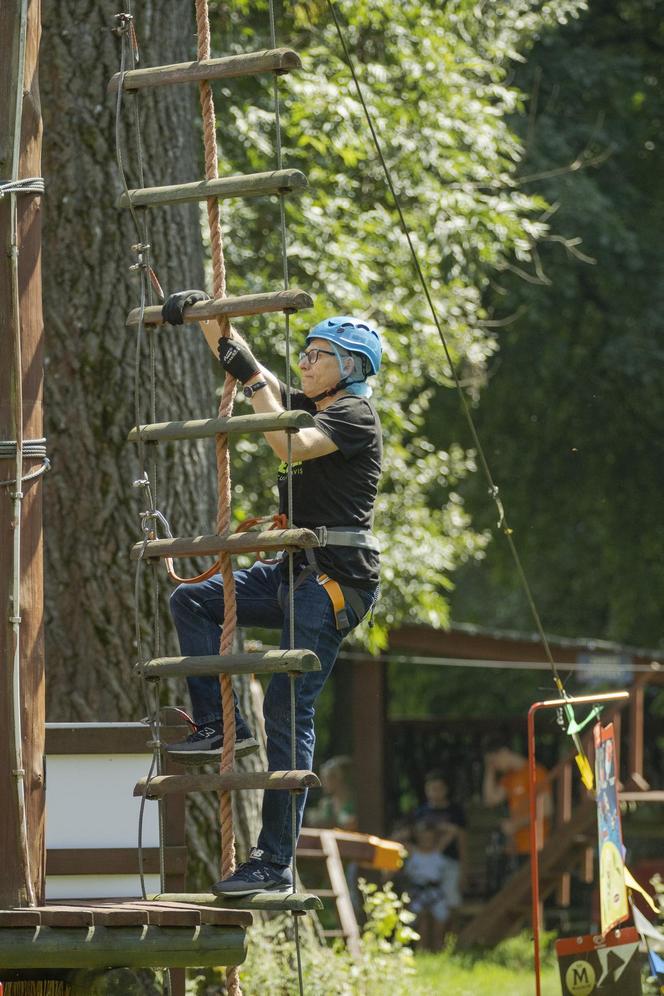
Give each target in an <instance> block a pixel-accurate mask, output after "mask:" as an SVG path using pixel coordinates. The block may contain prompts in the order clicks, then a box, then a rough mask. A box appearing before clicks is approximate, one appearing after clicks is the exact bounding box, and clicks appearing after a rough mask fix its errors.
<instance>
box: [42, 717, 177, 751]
mask: <svg viewBox="0 0 664 996" xmlns="http://www.w3.org/2000/svg"><path fill="white" fill-rule="evenodd" d="M185 728H186V723H185V722H184V720H183V721H182V724H181V725H177V724H168V723H163V724H162V725H161V728H160V733H161V738H162V740H163V742H164V743H170V742H171V741H172V740H177V739H178V737H181V736H182V730H183V729H185ZM151 739H152V733H151V731H150V727H149V726H144V725H143V724H142V723H108V724H104V723H100V724H98V725H96V724H90V723H81V724H79V725H76V724H69V723H48V724H47V726H46V754H47V755H48V756H51V755H53V754H151V753H152V748H151V747H150V746H149V745H148V741H149V740H151Z"/></svg>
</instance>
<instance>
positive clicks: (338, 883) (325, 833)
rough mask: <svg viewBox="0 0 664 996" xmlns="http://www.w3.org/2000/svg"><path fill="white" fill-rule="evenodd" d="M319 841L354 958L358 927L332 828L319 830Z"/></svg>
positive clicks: (349, 948)
mask: <svg viewBox="0 0 664 996" xmlns="http://www.w3.org/2000/svg"><path fill="white" fill-rule="evenodd" d="M320 842H321V845H322V848H323V853H324V854H325V863H326V866H327V874H328V877H329V879H330V884H331V886H332V888H333V890H334V892H335V894H336V903H337V912H338V914H339V923H340V924H341V930H342V933H343V936H344V937H345V939H346V944H347V946H348V950H349V951H350V953H351V955H352V956H353V957H354V958H357V957H359V955H360V951H361V945H360V928H359V927H358V925H357V917H356V916H355V910H354V909H353V903H352V900H351V898H350V892H349V890H348V882H347V881H346V875H345V873H344V866H343V864H342V863H341V855H340V854H339V847H338V844H337V841H336V838H335V835H334V832H333V831H332V830H321V831H320Z"/></svg>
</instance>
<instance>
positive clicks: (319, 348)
mask: <svg viewBox="0 0 664 996" xmlns="http://www.w3.org/2000/svg"><path fill="white" fill-rule="evenodd" d="M304 354H305V357H306V354H313V356H312V359H313V358H314V357H315V358H316V361H315V363H312V362H311V361H310V360H308V359H306V358H305V359H303V360H300V364H299V366H300V376H301V379H302V390H303V391H304V393H305V394H306V396H307V397H308V398H315V397H317V395H319V394H322V393H323V392H324V391H329V390H330V389H331V388H333V387H335V386H336V385H337V384H338V383H339V381H340V380H341V376H342V375H341V373H340V371H339V361H338V360H337V356H336V353H335V352H334V350H333V349H332V344H331V343H330V342H328V341H327V339H310V340H309V342H308V343H307V344H306V346H305V347H304ZM316 354H317V355H316Z"/></svg>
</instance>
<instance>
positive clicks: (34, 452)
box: [0, 438, 51, 490]
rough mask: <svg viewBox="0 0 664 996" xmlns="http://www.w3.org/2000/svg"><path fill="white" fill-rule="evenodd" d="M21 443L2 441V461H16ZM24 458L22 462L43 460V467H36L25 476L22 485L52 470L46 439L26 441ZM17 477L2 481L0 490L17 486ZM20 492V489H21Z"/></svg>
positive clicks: (0, 441) (0, 449) (0, 442)
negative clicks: (47, 453) (13, 485)
mask: <svg viewBox="0 0 664 996" xmlns="http://www.w3.org/2000/svg"><path fill="white" fill-rule="evenodd" d="M18 445H19V443H18V440H16V439H0V460H16V456H17V447H18ZM21 449H22V457H21V460H22V461H23V460H41V461H42V464H41V467H35V469H34V470H31V471H29V473H27V474H23V475H22V477H21V484H25V483H26V482H27V481H34V480H36V479H37V478H38V477H42V476H43V475H44V474H45V473H46V472H47V471H49V470H50V469H51V461H50V460H49V458H48V457H47V456H46V439H45V438H42V439H24V440H22V443H21ZM16 481H17V478H16V477H8V478H6V479H5V480H4V481H0V488H4V487H8V486H9V485H11V484H16ZM19 490H20V489H19Z"/></svg>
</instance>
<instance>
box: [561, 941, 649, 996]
mask: <svg viewBox="0 0 664 996" xmlns="http://www.w3.org/2000/svg"><path fill="white" fill-rule="evenodd" d="M556 955H557V956H558V968H559V970H560V982H561V986H562V991H563V996H595V994H597V996H641V993H642V988H641V964H642V961H643V959H642V957H641V956H640V955H639V935H638V933H637V931H636V930H635V929H634V927H625V928H624V929H623V930H613V931H611V932H610V933H609V934H608V936H606V937H603V936H602V935H601V934H595V935H594V936H593V935H590V934H586V935H585V936H582V937H565V938H563V939H562V940H560V941H556Z"/></svg>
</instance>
